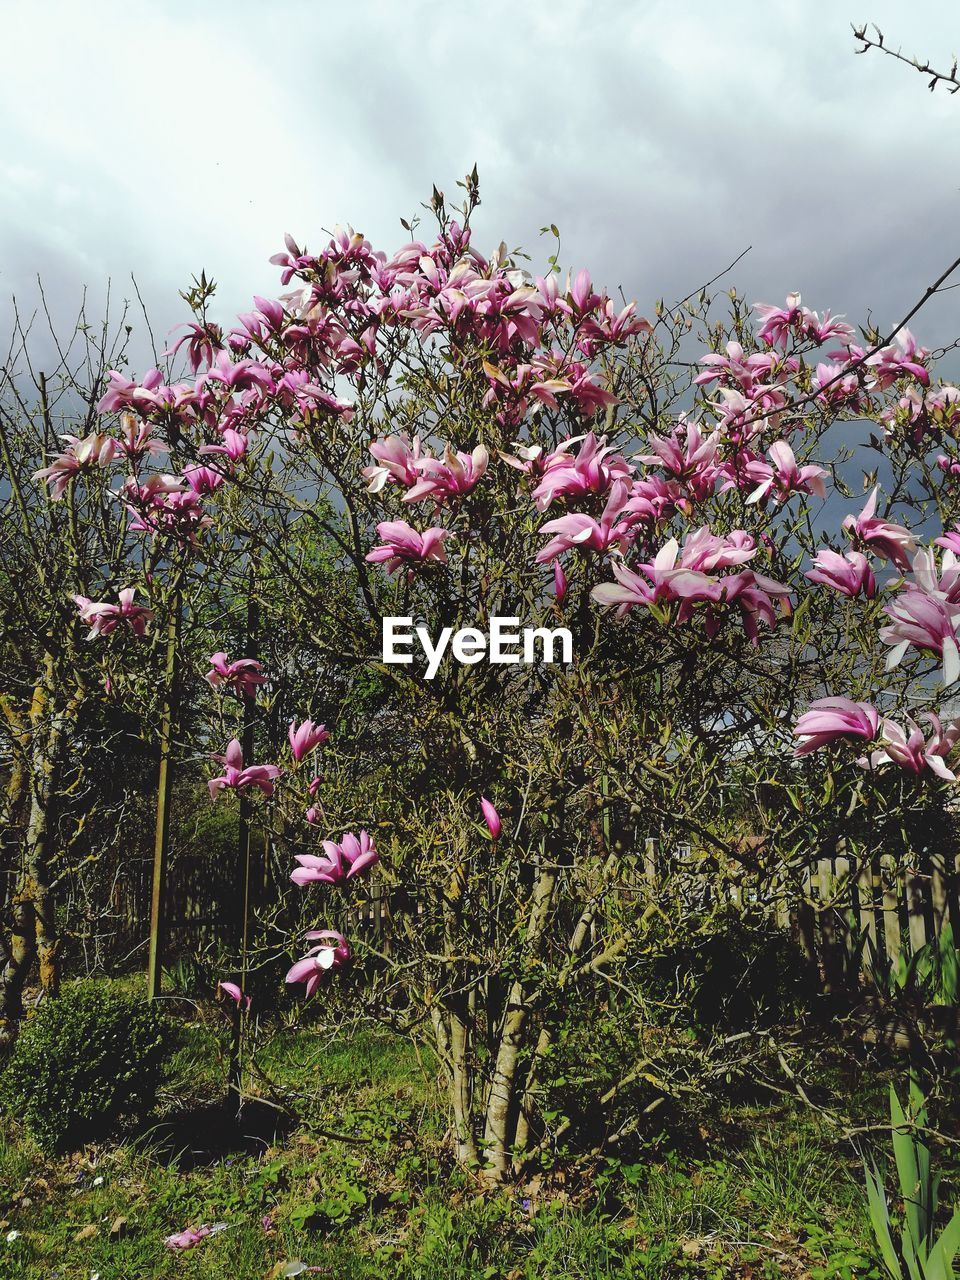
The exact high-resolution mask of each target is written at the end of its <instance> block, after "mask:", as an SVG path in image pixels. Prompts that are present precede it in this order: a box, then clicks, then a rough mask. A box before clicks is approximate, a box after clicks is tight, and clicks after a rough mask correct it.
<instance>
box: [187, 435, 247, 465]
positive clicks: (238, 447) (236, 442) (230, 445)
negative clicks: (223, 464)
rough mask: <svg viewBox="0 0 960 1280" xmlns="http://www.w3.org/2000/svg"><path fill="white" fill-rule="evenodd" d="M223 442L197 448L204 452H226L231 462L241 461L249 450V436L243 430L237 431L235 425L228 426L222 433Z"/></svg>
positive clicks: (211, 453) (212, 453) (210, 453)
mask: <svg viewBox="0 0 960 1280" xmlns="http://www.w3.org/2000/svg"><path fill="white" fill-rule="evenodd" d="M220 439H221V440H222V441H223V443H222V444H203V445H201V446H200V448H199V449H198V450H197V452H198V453H203V454H209V455H214V454H224V455H225V456H226V457H227V458H229V459H230V461H231V462H239V461H240V459H241V458H242V457H243V456H244V455H245V454H246V452H247V443H248V442H247V437H246V436H245V435H244V434H243V432H242V431H237V430H235V429H234V428H233V427H226V428H225V429H224V430H223V431H221V433H220Z"/></svg>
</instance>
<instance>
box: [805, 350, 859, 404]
mask: <svg viewBox="0 0 960 1280" xmlns="http://www.w3.org/2000/svg"><path fill="white" fill-rule="evenodd" d="M845 369H846V365H845V364H835V363H832V362H830V361H821V362H820V363H819V364H818V365H817V368H816V372H815V373H814V375H813V385H814V386H815V387H817V388H818V389H819V391H820V394H819V395H818V396H817V399H818V400H819V401H820V402H821V403H823V404H826V405H829V406H831V407H832V408H838V407H839V406H841V405H844V404H850V405H853V406H855V405H856V403H857V402H858V401H859V399H860V384H859V382H858V381H857V375H856V373H845V372H844V370H845Z"/></svg>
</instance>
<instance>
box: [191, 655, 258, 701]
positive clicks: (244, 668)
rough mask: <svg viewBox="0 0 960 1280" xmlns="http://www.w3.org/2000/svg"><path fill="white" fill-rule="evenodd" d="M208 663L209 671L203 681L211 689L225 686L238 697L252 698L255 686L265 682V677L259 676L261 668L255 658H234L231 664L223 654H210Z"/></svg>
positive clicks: (255, 689)
mask: <svg viewBox="0 0 960 1280" xmlns="http://www.w3.org/2000/svg"><path fill="white" fill-rule="evenodd" d="M208 661H209V663H210V670H209V671H208V672H207V674H206V675H205V676H204V679H205V680H206V682H207V683H208V684H209V685H210V687H211V689H219V688H220V687H221V685H227V686H229V687H230V688H231V689H232V690H233V692H234V693H236V694H237V695H238V696H240V697H243V698H253V697H255V696H256V692H257V686H258V685H261V684H266V682H267V677H266V676H265V675H261V674H260V673H261V671H262V670H263V666H262V664H261V663H259V662H258V661H257V660H256V658H236V659H234V661H233V662H231V661H230V660H229V659H228V657H227V655H226V654H225V653H211V655H210V657H209V659H208Z"/></svg>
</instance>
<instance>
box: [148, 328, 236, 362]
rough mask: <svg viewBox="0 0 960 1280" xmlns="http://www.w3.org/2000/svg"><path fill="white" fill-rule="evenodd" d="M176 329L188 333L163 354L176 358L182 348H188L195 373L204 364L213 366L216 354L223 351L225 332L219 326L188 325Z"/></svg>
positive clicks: (189, 360) (189, 358)
mask: <svg viewBox="0 0 960 1280" xmlns="http://www.w3.org/2000/svg"><path fill="white" fill-rule="evenodd" d="M176 327H177V328H178V329H180V328H183V329H186V333H185V334H183V335H182V337H180V338H178V339H177V341H176V342H175V343H174V344H173V346H172V347H171V348H170V350H169V351H165V352H164V353H163V354H164V355H165V356H175V355H176V354H177V352H178V351H179V350H180V348H181V347H182V346H186V348H187V360H188V362H189V364H190V368H191V370H192V371H193V372H194V373H196V372H197V371H198V370H199V368H200V366H201V365H202V364H212V362H213V360H214V356H215V353H216V352H218V351H222V350H223V330H222V329H221V328H220V326H219V325H218V324H212V323H208V324H206V325H202V324H186V325H177V326H176Z"/></svg>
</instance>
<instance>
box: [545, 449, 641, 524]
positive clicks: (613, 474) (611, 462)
mask: <svg viewBox="0 0 960 1280" xmlns="http://www.w3.org/2000/svg"><path fill="white" fill-rule="evenodd" d="M574 443H575V441H572V440H568V441H564V442H563V444H561V445H560V447H559V448H558V449H556V450H555V451H554V452H553V453H552V454H549V455H548V456H547V457H546V458H545V459H544V464H543V465H544V472H543V476H542V478H541V480H540V483H539V484H538V485H537V487H536V488H535V489H534V491H533V500H534V502H535V503H536V506H537V510H538V511H546V509H547V507H549V506H550V504H551V502H553V500H554V499H555V498H561V497H582V496H584V495H586V494H590V493H606V491H607V490H608V489H609V488H610V487H611V485H613V484H614V482H615V481H616V480H630V479H631V478H632V472H631V468H630V464H629V463H628V462H627V460H626V459H625V458H623V457H622V456H621V455H620V454H618V453H614V451H613V446H612V445H608V444H607V438H606V436H600V437H599V439H598V438H597V436H595V435H594V433H593V432H592V431H588V432H587V434H586V435H585V436H583V438H582V443H581V445H580V449H579V451H578V452H577V453H576V454H571V453H569V452H568V450H569V448H570V446H571V445H572V444H574Z"/></svg>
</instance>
